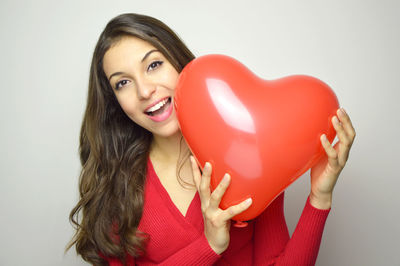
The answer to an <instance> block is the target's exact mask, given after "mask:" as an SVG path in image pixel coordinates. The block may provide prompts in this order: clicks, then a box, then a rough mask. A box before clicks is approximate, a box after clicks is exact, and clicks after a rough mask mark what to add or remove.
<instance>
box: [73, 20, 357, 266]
mask: <svg viewBox="0 0 400 266" xmlns="http://www.w3.org/2000/svg"><path fill="white" fill-rule="evenodd" d="M192 59H194V56H193V54H192V53H191V52H190V51H189V50H188V48H187V47H186V46H185V45H184V44H183V42H182V41H181V40H180V39H179V38H178V37H177V35H176V34H175V33H173V31H172V30H171V29H169V28H168V27H167V26H166V25H165V24H163V23H162V22H160V21H158V20H156V19H154V18H151V17H148V16H143V15H138V14H123V15H120V16H118V17H116V18H114V19H113V20H111V21H110V22H109V23H108V24H107V26H106V28H105V29H104V31H103V32H102V34H101V35H100V38H99V40H98V43H97V45H96V48H95V51H94V54H93V59H92V65H91V69H90V79H89V93H88V101H87V106H86V111H85V116H84V119H83V123H82V128H81V135H80V158H81V164H82V171H81V175H80V187H79V188H80V197H81V198H80V200H79V202H78V204H77V205H76V207H75V208H74V209H73V210H72V211H71V214H70V220H71V221H72V223H73V224H74V225H75V227H76V234H75V236H74V238H73V239H72V241H71V243H70V245H69V248H70V247H71V246H73V245H75V246H76V250H77V252H78V254H80V255H81V256H82V258H83V259H84V260H86V261H88V262H90V263H91V264H94V265H114V266H117V265H123V264H125V265H126V264H127V265H156V264H162V265H274V264H278V265H313V264H314V263H315V260H316V258H317V254H318V249H319V245H320V241H321V237H322V232H323V228H324V224H325V220H326V218H327V216H328V213H329V209H330V206H331V205H330V204H331V200H332V191H333V188H334V186H335V184H336V180H337V178H338V176H339V173H340V171H341V170H342V168H343V167H344V165H345V163H346V161H347V157H348V154H349V150H350V147H351V144H352V142H353V139H354V136H355V133H354V129H353V127H352V124H351V121H350V118H349V116H348V115H347V114H346V113H345V112H344V110H343V109H340V110H338V112H337V114H338V116H337V117H336V116H334V119H333V120H332V122H333V125H334V128H335V130H336V132H337V135H338V138H339V143H338V144H337V145H336V146H335V148H334V147H332V145H331V143H329V141H327V140H326V138H321V143H322V145H323V147H324V149H325V151H326V154H327V158H326V159H327V160H324V161H321V163H319V164H318V165H317V167H316V169H314V170H313V171H311V173H312V182H311V183H312V184H311V193H310V196H309V198H308V199H307V201H306V203H305V208H304V210H303V214H302V216H301V218H300V220H299V223H298V226H297V228H296V230H295V232H294V234H293V236H292V237H291V238H290V237H289V233H288V229H287V226H286V222H285V218H284V214H283V200H284V195H283V194H281V195H280V196H278V197H277V198H276V199H275V200H274V202H272V203H271V204H270V205H269V207H268V208H267V209H266V210H265V211H264V212H263V213H262V214H261V215H260V216H258V217H257V218H256V219H254V220H252V221H249V223H248V226H247V227H246V228H236V227H231V218H232V217H234V216H236V215H238V214H240V213H242V212H243V211H245V210H246V209H247V208H249V206H250V205H251V204H252V199H247V200H245V201H243V202H241V203H239V204H237V205H234V206H230V207H229V208H227V209H224V210H223V209H221V208H219V204H220V202H221V199H222V197H223V196H224V193H225V191H226V189H227V188H228V186H229V184H230V176H229V175H228V174H226V175H225V176H224V178H223V179H222V181H221V182H220V184H218V186H217V187H216V188H215V190H214V191H212V192H211V191H210V176H211V172H212V165H211V164H210V163H206V164H205V166H204V168H203V172H201V171H200V169H199V167H198V165H197V164H196V162H195V161H194V159H193V157H191V160H188V158H189V155H190V150H189V148H188V146H187V144H186V142H185V141H184V140H183V138H182V134H181V132H180V130H179V125H178V121H177V117H176V114H175V110H174V109H173V104H174V102H173V101H174V93H175V86H176V84H177V81H178V77H179V73H180V72H181V71H182V69H183V67H184V66H185V65H186V64H188V63H189V62H190V61H191V60H192ZM212 93H218V94H220V95H221V97H222V98H221V99H220V101H221V103H223V102H224V99H223V97H230V95H226V93H224V91H223V90H221V91H214V92H212ZM242 113H243V112H242ZM241 115H242V116H245V117H246V113H245V112H244V113H243V114H241ZM231 124H232V126H235V127H243V126H245V127H246V129H247V130H252V128H251V121H250V122H249V123H248V125H237V124H236V123H235V122H234V121H231ZM204 130H210V129H208V128H204ZM211 130H212V129H211ZM235 152H238V153H240V150H238V151H236V150H235ZM247 159H248V160H249V165H251V160H252V159H251V158H247ZM252 170H253V171H254V170H257V169H249V171H252ZM79 214H82V216H80V215H79ZM80 217H81V218H80Z"/></svg>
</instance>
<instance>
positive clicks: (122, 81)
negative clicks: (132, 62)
mask: <svg viewBox="0 0 400 266" xmlns="http://www.w3.org/2000/svg"><path fill="white" fill-rule="evenodd" d="M128 82H129V81H128V80H126V79H123V80H121V81H118V82H117V83H116V84H115V90H119V89H120V88H122V87H123V86H125V85H126V84H128Z"/></svg>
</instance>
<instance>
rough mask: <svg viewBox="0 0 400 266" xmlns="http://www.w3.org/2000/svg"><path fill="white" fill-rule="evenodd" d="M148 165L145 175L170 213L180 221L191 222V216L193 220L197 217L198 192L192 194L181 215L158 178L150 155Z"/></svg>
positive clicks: (198, 206)
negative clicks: (184, 212)
mask: <svg viewBox="0 0 400 266" xmlns="http://www.w3.org/2000/svg"><path fill="white" fill-rule="evenodd" d="M148 166H149V167H148V171H149V173H148V174H147V176H148V177H150V181H153V184H154V185H155V187H156V189H157V191H158V192H159V196H160V197H161V198H162V199H163V202H164V203H165V206H166V207H167V208H168V209H169V211H170V212H171V213H172V214H174V216H175V217H179V218H180V219H181V220H182V221H184V222H189V223H191V224H193V218H194V220H196V219H198V217H197V216H196V215H195V214H196V212H198V211H200V208H201V204H200V196H199V193H198V192H196V193H195V194H194V197H193V199H192V200H191V202H190V204H189V207H188V209H187V210H186V214H185V215H183V214H182V213H181V211H180V210H179V209H178V207H177V206H176V205H175V203H174V202H173V201H172V199H171V197H170V195H169V194H168V191H167V190H166V189H165V187H164V186H163V184H162V183H161V181H160V178H159V177H158V175H157V173H156V171H155V169H154V166H153V163H152V162H151V159H150V157H149V158H148ZM200 212H201V211H200Z"/></svg>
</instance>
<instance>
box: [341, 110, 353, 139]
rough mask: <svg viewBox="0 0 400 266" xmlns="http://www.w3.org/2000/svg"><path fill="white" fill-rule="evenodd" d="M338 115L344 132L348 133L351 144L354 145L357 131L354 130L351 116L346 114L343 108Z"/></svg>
mask: <svg viewBox="0 0 400 266" xmlns="http://www.w3.org/2000/svg"><path fill="white" fill-rule="evenodd" d="M337 115H338V117H339V120H340V122H341V123H342V125H343V128H344V131H345V132H346V134H347V136H349V137H350V140H351V143H353V141H354V138H355V136H356V131H355V130H354V127H353V123H352V122H351V120H350V116H349V115H348V114H347V113H346V111H345V110H344V109H343V108H340V109H339V110H338V111H337Z"/></svg>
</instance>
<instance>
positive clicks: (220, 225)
mask: <svg viewBox="0 0 400 266" xmlns="http://www.w3.org/2000/svg"><path fill="white" fill-rule="evenodd" d="M190 161H191V164H192V171H193V179H194V183H195V185H196V188H197V191H198V193H199V196H200V200H201V211H202V212H203V219H204V234H205V236H206V238H207V240H208V243H209V244H210V247H211V248H212V249H213V250H214V251H215V253H217V254H221V253H222V252H224V251H225V250H226V249H227V248H228V245H229V237H230V236H229V230H230V227H231V219H232V217H234V216H236V215H238V214H239V213H241V212H243V211H245V210H246V209H247V208H249V207H250V205H251V203H252V200H251V198H249V199H247V200H245V201H243V202H241V203H239V204H237V205H234V206H231V207H229V208H228V209H226V210H222V209H220V208H219V204H220V202H221V199H222V197H223V195H224V193H225V191H226V189H227V188H228V186H229V183H230V176H229V175H228V174H225V176H224V178H223V179H222V180H221V182H220V183H219V184H218V186H217V187H216V188H215V190H214V191H213V192H212V193H211V190H210V179H211V171H212V169H211V164H210V163H208V162H207V163H206V164H205V166H204V169H203V175H202V174H201V172H200V170H199V167H198V165H197V163H196V161H195V159H194V158H193V156H191V157H190Z"/></svg>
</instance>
